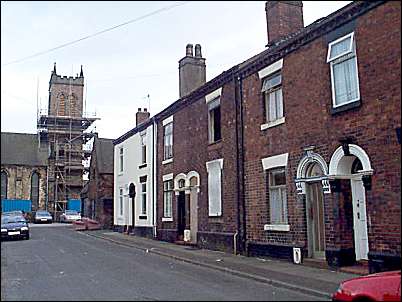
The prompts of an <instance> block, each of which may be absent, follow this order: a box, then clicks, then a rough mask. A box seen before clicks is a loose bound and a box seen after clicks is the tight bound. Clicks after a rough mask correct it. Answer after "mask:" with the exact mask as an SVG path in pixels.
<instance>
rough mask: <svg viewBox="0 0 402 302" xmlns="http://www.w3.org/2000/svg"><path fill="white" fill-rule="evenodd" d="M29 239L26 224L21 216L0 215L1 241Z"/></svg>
mask: <svg viewBox="0 0 402 302" xmlns="http://www.w3.org/2000/svg"><path fill="white" fill-rule="evenodd" d="M14 238H23V239H29V226H28V222H27V221H26V220H25V218H24V217H23V216H18V215H1V239H2V240H3V239H14Z"/></svg>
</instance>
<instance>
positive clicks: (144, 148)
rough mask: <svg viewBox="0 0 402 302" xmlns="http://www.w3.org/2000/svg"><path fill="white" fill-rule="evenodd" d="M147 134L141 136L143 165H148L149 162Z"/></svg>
mask: <svg viewBox="0 0 402 302" xmlns="http://www.w3.org/2000/svg"><path fill="white" fill-rule="evenodd" d="M146 138H147V136H146V134H142V135H141V154H142V160H141V163H142V164H146V162H147V142H146Z"/></svg>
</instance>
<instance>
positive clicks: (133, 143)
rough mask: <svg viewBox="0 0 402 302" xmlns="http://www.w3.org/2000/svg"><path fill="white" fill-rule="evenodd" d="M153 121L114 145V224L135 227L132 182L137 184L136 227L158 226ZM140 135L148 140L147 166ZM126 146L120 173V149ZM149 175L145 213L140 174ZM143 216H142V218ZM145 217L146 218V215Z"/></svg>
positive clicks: (141, 175)
mask: <svg viewBox="0 0 402 302" xmlns="http://www.w3.org/2000/svg"><path fill="white" fill-rule="evenodd" d="M153 129H154V128H153V124H151V125H150V126H148V127H147V128H146V129H144V130H143V131H140V132H137V133H135V134H134V135H132V136H130V137H129V138H127V139H126V140H124V141H123V142H121V143H119V144H117V145H115V146H114V225H118V226H125V225H129V226H132V221H133V218H132V211H133V210H132V205H133V203H132V199H131V198H130V197H129V190H128V188H129V185H130V183H133V184H134V185H135V192H136V194H135V201H134V202H135V206H134V211H135V213H134V215H135V217H134V222H135V227H153V226H154V225H155V220H154V215H155V192H154V191H155V190H154V185H153V184H154V183H155V182H154V173H153V169H154V165H153V163H154V152H153V150H154V142H155V141H156V137H154V133H153ZM141 135H146V136H145V142H146V165H144V164H143V162H142V145H141ZM121 148H123V172H120V149H121ZM144 176H146V182H145V183H146V214H143V213H142V207H143V202H142V195H143V194H142V185H141V183H140V177H144ZM121 188H122V189H123V210H122V211H121V209H120V196H119V195H120V194H119V193H120V189H121ZM140 216H141V217H142V218H141V219H140ZM145 216H146V219H144V217H145Z"/></svg>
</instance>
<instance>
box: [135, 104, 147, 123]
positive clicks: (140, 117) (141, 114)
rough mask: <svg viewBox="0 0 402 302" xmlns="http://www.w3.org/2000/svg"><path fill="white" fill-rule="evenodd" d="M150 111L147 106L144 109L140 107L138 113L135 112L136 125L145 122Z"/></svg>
mask: <svg viewBox="0 0 402 302" xmlns="http://www.w3.org/2000/svg"><path fill="white" fill-rule="evenodd" d="M149 116H150V113H149V112H148V111H147V108H144V111H141V108H138V111H137V113H136V114H135V120H136V123H135V126H138V125H139V124H142V123H143V122H145V121H147V120H148V119H149Z"/></svg>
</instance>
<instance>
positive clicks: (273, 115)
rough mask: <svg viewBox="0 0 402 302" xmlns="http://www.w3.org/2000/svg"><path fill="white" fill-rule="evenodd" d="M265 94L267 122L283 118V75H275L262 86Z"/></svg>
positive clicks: (268, 78)
mask: <svg viewBox="0 0 402 302" xmlns="http://www.w3.org/2000/svg"><path fill="white" fill-rule="evenodd" d="M262 93H263V94H264V105H265V120H266V122H267V123H270V122H274V121H276V120H278V119H280V118H282V117H283V100H282V75H281V73H275V74H274V75H271V76H269V77H267V78H266V79H265V80H264V82H263V84H262Z"/></svg>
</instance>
